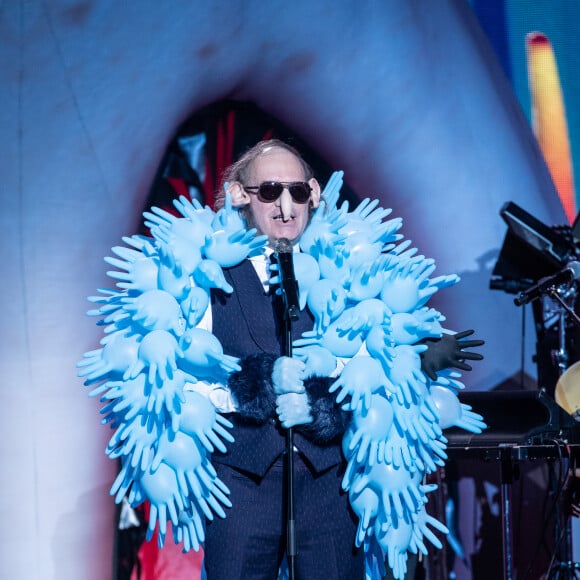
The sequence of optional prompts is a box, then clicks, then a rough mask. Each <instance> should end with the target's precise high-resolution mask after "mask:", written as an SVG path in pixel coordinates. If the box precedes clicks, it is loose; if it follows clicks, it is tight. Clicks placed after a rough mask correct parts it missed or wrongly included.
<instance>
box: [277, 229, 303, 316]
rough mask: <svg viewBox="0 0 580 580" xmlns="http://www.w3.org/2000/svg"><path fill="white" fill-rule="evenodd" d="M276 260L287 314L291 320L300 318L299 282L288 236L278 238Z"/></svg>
mask: <svg viewBox="0 0 580 580" xmlns="http://www.w3.org/2000/svg"><path fill="white" fill-rule="evenodd" d="M274 252H275V253H276V260H277V261H278V275H279V276H280V287H281V289H282V297H283V298H284V306H285V310H286V316H287V317H288V318H289V319H290V320H298V313H299V312H300V306H299V304H298V283H297V282H296V276H295V275H294V262H293V259H292V254H293V250H292V244H291V243H290V240H288V238H278V239H277V240H276V245H275V247H274Z"/></svg>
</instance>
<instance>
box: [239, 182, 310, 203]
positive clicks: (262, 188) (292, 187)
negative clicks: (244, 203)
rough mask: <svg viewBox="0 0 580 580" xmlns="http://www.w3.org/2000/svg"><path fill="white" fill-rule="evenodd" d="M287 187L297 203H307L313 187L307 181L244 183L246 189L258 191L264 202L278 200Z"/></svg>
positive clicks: (253, 191)
mask: <svg viewBox="0 0 580 580" xmlns="http://www.w3.org/2000/svg"><path fill="white" fill-rule="evenodd" d="M285 188H288V191H289V192H290V195H291V196H292V199H293V200H294V201H295V202H296V203H306V202H307V201H308V200H309V199H310V192H311V191H312V188H311V187H310V185H308V183H306V182H305V181H264V182H263V183H260V185H251V186H245V185H244V191H247V192H248V193H257V194H258V199H259V200H260V201H263V202H264V203H272V202H273V201H276V200H277V199H278V198H279V197H280V196H281V195H282V192H283V191H284V189H285Z"/></svg>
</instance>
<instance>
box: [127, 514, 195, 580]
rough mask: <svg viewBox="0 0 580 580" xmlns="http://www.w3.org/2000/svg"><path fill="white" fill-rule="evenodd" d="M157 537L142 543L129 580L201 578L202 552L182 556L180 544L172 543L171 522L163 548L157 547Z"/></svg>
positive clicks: (192, 552)
mask: <svg viewBox="0 0 580 580" xmlns="http://www.w3.org/2000/svg"><path fill="white" fill-rule="evenodd" d="M156 538H157V536H154V537H153V539H152V540H151V541H150V542H143V544H141V547H140V548H139V553H138V558H139V563H140V568H141V573H140V574H139V573H138V567H137V566H134V567H133V572H132V573H131V580H199V579H200V578H201V563H202V560H203V552H202V550H201V549H200V551H199V552H194V551H193V550H191V551H189V552H187V553H186V554H184V553H183V552H182V551H181V548H182V546H181V544H180V545H177V544H175V543H174V542H173V539H172V531H171V522H168V523H167V537H166V540H165V545H164V547H163V548H159V547H158V545H157V540H156Z"/></svg>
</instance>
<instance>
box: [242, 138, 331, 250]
mask: <svg viewBox="0 0 580 580" xmlns="http://www.w3.org/2000/svg"><path fill="white" fill-rule="evenodd" d="M264 181H281V182H293V181H304V172H303V170H302V166H301V164H300V161H299V160H298V159H297V158H296V157H295V156H294V155H293V154H292V153H290V152H289V151H286V150H285V149H281V148H279V147H272V149H270V150H268V151H266V152H265V153H262V154H261V155H260V156H259V157H258V158H256V159H255V160H254V161H253V162H252V164H251V165H250V167H249V175H248V182H247V183H244V184H235V186H234V188H233V189H232V201H233V205H234V206H237V207H242V206H245V207H246V211H247V214H246V217H247V222H248V227H254V228H256V229H257V230H258V232H259V233H260V234H265V235H267V236H268V239H269V242H270V244H271V245H274V244H275V240H277V239H278V238H288V239H289V240H290V241H291V242H292V243H294V242H296V241H297V240H298V239H299V238H300V236H301V235H302V233H303V232H304V230H305V229H306V226H307V225H308V219H309V215H310V208H311V207H318V204H319V202H320V186H319V185H318V182H317V181H316V180H315V179H311V180H310V181H309V182H308V183H309V184H310V186H311V187H312V192H311V194H310V200H309V201H308V202H306V203H296V202H295V201H294V199H293V198H292V196H291V195H290V192H289V191H288V189H286V188H284V191H283V192H282V195H280V197H279V198H278V199H277V200H276V201H273V202H271V203H266V202H263V201H260V199H258V196H257V195H256V194H255V193H248V192H246V191H245V190H244V189H243V188H242V185H245V186H257V185H260V184H261V183H262V182H264Z"/></svg>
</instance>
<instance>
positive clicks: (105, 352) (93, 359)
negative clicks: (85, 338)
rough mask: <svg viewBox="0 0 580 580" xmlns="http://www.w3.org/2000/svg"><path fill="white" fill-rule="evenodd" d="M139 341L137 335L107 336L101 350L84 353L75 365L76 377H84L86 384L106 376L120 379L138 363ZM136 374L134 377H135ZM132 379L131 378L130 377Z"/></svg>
mask: <svg viewBox="0 0 580 580" xmlns="http://www.w3.org/2000/svg"><path fill="white" fill-rule="evenodd" d="M139 340H140V337H139V336H137V335H129V334H127V333H125V332H122V331H119V332H114V333H112V334H110V335H109V336H107V339H106V340H105V341H101V342H103V344H104V347H103V348H99V349H97V350H92V351H89V352H86V353H85V354H84V355H83V359H82V360H81V361H79V362H78V363H77V368H79V369H80V370H79V372H78V376H79V377H85V378H86V381H87V384H90V383H91V382H93V381H95V380H100V379H103V378H105V377H107V376H108V375H112V376H116V377H120V376H121V375H122V374H123V373H125V372H127V369H129V368H131V367H132V366H133V365H134V364H136V363H137V361H138V352H139ZM137 374H139V373H136V374H135V375H134V376H137ZM132 378H133V377H132Z"/></svg>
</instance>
